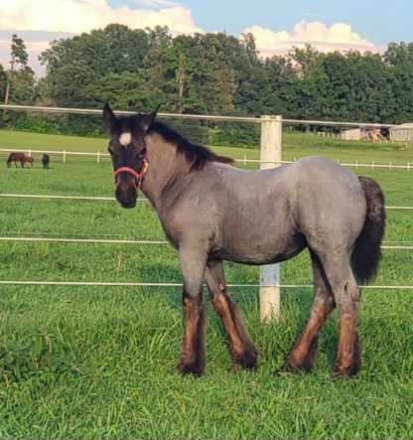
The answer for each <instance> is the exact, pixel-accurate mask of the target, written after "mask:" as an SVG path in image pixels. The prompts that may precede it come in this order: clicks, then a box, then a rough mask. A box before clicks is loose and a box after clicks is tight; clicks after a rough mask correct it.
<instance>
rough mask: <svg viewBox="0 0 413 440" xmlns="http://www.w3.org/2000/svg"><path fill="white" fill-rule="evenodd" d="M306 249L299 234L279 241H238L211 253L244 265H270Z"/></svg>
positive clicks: (303, 239)
mask: <svg viewBox="0 0 413 440" xmlns="http://www.w3.org/2000/svg"><path fill="white" fill-rule="evenodd" d="M305 247H306V240H305V238H304V236H302V235H301V234H297V235H294V236H292V237H289V238H284V239H280V240H274V241H273V240H265V237H264V240H262V239H261V240H255V241H249V240H240V241H239V242H238V243H234V244H229V243H227V244H226V245H225V246H223V247H222V248H220V249H217V250H216V251H214V252H213V253H212V256H213V257H215V258H219V259H223V260H228V261H234V262H237V263H245V264H272V263H278V262H281V261H284V260H288V259H290V258H292V257H294V256H295V255H297V254H299V253H300V252H301V251H302V250H303V249H304V248H305Z"/></svg>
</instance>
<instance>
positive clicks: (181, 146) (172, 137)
mask: <svg viewBox="0 0 413 440" xmlns="http://www.w3.org/2000/svg"><path fill="white" fill-rule="evenodd" d="M149 133H156V134H159V135H160V136H162V137H163V138H164V139H165V141H166V142H169V143H171V144H175V145H176V150H177V152H178V153H180V154H183V155H185V158H186V160H187V162H188V163H189V164H190V165H191V170H194V169H201V168H203V167H204V165H205V164H206V163H207V162H221V163H233V162H234V161H233V159H231V158H229V157H225V156H220V155H218V154H215V153H214V152H212V151H211V150H210V149H209V148H207V147H204V146H203V145H197V144H193V143H192V142H190V141H189V140H188V139H186V138H185V137H183V136H182V135H180V134H179V133H177V132H176V131H175V130H174V129H172V128H171V127H168V126H167V125H166V124H164V123H162V122H158V121H155V122H153V123H152V124H151V126H150V127H149V129H148V134H149Z"/></svg>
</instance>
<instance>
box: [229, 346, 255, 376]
mask: <svg viewBox="0 0 413 440" xmlns="http://www.w3.org/2000/svg"><path fill="white" fill-rule="evenodd" d="M257 361H258V353H257V352H256V351H255V350H250V351H246V352H245V353H243V354H242V355H241V356H235V357H234V365H233V366H232V369H233V371H237V370H238V369H239V368H243V369H244V370H253V369H255V368H256V367H257Z"/></svg>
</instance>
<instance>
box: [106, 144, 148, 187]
mask: <svg viewBox="0 0 413 440" xmlns="http://www.w3.org/2000/svg"><path fill="white" fill-rule="evenodd" d="M142 156H143V157H142V165H141V167H140V169H139V171H136V170H134V169H133V168H131V167H120V168H118V169H117V170H116V171H114V172H113V176H114V177H115V183H116V177H117V176H118V175H119V174H120V173H129V174H132V176H133V177H135V185H136V188H141V186H142V181H143V178H144V177H145V174H146V172H147V171H148V168H149V162H148V159H147V158H146V149H145V150H144V151H143V153H142Z"/></svg>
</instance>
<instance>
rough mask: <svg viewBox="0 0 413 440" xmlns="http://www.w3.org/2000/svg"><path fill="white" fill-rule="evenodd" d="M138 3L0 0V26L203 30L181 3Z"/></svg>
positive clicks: (151, 0) (78, 30)
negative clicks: (113, 24) (136, 4)
mask: <svg viewBox="0 0 413 440" xmlns="http://www.w3.org/2000/svg"><path fill="white" fill-rule="evenodd" d="M139 4H140V5H142V6H144V7H143V8H132V7H130V6H122V7H119V8H113V7H111V6H110V5H109V3H108V2H107V0H36V1H34V0H0V10H1V14H0V29H13V30H36V31H37V30H42V31H53V32H72V33H76V34H79V33H81V32H88V31H90V30H92V29H97V28H101V27H104V26H106V25H107V24H110V23H121V24H125V25H128V26H130V27H132V28H145V27H154V26H157V25H159V26H168V27H169V28H170V29H171V31H172V32H173V33H194V32H201V31H202V30H201V29H200V28H198V27H197V26H195V23H194V21H193V19H192V16H191V11H190V9H188V8H185V7H184V6H181V5H179V4H175V3H173V2H170V1H168V0H139V2H138V5H139ZM153 8H155V9H153Z"/></svg>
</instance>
